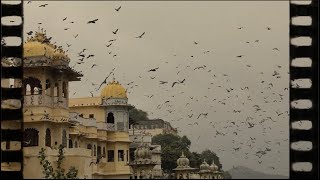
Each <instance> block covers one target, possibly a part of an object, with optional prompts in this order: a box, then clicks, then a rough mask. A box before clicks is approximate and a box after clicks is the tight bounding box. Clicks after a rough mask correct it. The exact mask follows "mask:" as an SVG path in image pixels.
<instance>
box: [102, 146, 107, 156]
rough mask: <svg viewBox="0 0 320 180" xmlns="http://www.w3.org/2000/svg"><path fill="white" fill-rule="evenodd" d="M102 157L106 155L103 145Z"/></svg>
mask: <svg viewBox="0 0 320 180" xmlns="http://www.w3.org/2000/svg"><path fill="white" fill-rule="evenodd" d="M102 157H104V158H105V157H106V148H105V147H103V150H102Z"/></svg>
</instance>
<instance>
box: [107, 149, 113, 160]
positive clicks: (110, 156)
mask: <svg viewBox="0 0 320 180" xmlns="http://www.w3.org/2000/svg"><path fill="white" fill-rule="evenodd" d="M108 162H114V150H108Z"/></svg>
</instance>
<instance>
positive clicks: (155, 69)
mask: <svg viewBox="0 0 320 180" xmlns="http://www.w3.org/2000/svg"><path fill="white" fill-rule="evenodd" d="M158 69H159V67H157V68H153V69H150V70H149V71H148V72H151V71H153V72H155V71H157V70H158Z"/></svg>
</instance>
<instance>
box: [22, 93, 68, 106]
mask: <svg viewBox="0 0 320 180" xmlns="http://www.w3.org/2000/svg"><path fill="white" fill-rule="evenodd" d="M24 105H25V106H49V107H63V108H67V106H68V101H67V99H66V98H60V100H59V98H58V97H51V96H48V95H42V94H35V95H25V96H24Z"/></svg>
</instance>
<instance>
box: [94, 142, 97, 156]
mask: <svg viewBox="0 0 320 180" xmlns="http://www.w3.org/2000/svg"><path fill="white" fill-rule="evenodd" d="M96 150H97V148H96V145H93V155H94V156H96V155H97V153H96Z"/></svg>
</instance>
